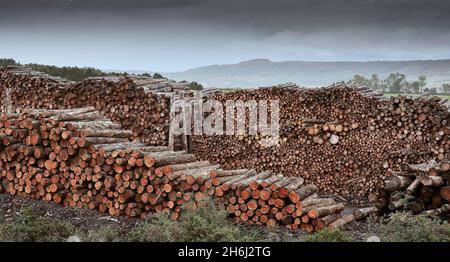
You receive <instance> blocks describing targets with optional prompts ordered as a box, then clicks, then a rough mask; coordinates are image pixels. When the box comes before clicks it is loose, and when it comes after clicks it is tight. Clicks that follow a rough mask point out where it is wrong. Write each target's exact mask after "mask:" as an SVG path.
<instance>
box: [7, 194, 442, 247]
mask: <svg viewBox="0 0 450 262" xmlns="http://www.w3.org/2000/svg"><path fill="white" fill-rule="evenodd" d="M373 236H377V238H379V239H381V241H444V242H449V241H450V225H449V224H447V223H444V222H442V221H441V220H437V219H430V218H428V217H424V216H414V217H410V216H407V215H406V214H404V213H398V214H394V215H393V216H391V217H389V218H385V219H381V220H376V221H366V222H354V223H352V224H350V225H348V226H347V227H346V228H345V229H344V230H323V231H321V232H319V233H316V234H312V235H308V234H305V233H302V232H301V231H296V232H292V231H287V230H285V229H282V228H273V229H267V228H265V227H260V226H248V225H242V224H233V223H231V222H230V221H229V220H228V219H227V213H226V211H225V210H222V209H219V208H217V207H216V206H215V205H214V204H213V203H212V202H205V204H204V206H203V207H201V208H200V209H199V210H197V211H196V212H193V211H189V210H188V211H186V212H185V213H183V216H182V218H181V219H180V221H172V220H170V218H169V216H168V215H167V214H164V213H161V214H157V215H153V216H149V217H148V218H147V219H145V220H141V219H129V218H125V217H120V218H111V217H109V216H104V215H101V214H99V213H98V212H97V211H93V210H87V209H75V208H67V207H63V206H61V205H57V204H54V203H46V202H43V201H39V200H29V199H23V198H20V197H12V196H10V195H0V241H33V242H34V241H67V240H68V239H76V240H80V241H94V242H114V241H146V242H153V241H164V242H166V241H171V242H174V241H187V242H199V241H232V242H247V241H265V242H267V241H276V242H281V241H299V242H304V241H307V242H324V241H326V242H330V241H331V242H349V241H366V240H367V238H369V237H373Z"/></svg>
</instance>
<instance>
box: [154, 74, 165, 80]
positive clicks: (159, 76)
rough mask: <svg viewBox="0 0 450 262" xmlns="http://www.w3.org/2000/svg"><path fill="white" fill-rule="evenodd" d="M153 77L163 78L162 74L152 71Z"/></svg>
mask: <svg viewBox="0 0 450 262" xmlns="http://www.w3.org/2000/svg"><path fill="white" fill-rule="evenodd" d="M153 78H155V79H161V78H164V76H162V75H161V74H159V73H154V74H153Z"/></svg>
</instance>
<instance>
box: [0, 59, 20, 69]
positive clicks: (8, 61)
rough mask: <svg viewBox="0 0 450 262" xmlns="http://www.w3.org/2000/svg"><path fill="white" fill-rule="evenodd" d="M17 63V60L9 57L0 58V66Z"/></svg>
mask: <svg viewBox="0 0 450 262" xmlns="http://www.w3.org/2000/svg"><path fill="white" fill-rule="evenodd" d="M10 65H17V62H16V61H15V60H14V59H11V58H0V67H4V66H10Z"/></svg>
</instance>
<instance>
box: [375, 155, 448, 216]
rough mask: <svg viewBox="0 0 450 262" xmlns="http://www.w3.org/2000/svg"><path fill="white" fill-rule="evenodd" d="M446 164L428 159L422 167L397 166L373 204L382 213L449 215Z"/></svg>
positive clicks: (413, 165) (416, 165)
mask: <svg viewBox="0 0 450 262" xmlns="http://www.w3.org/2000/svg"><path fill="white" fill-rule="evenodd" d="M449 174H450V163H449V162H448V161H442V162H436V161H434V160H431V161H429V162H427V163H423V164H407V163H403V164H402V165H401V170H400V171H392V172H391V176H389V177H388V178H387V179H386V186H385V188H384V189H382V190H380V194H379V198H378V199H376V201H375V205H376V207H377V208H378V209H379V210H380V211H382V212H393V211H397V210H406V211H409V212H410V213H413V214H418V213H423V212H425V213H427V214H433V215H447V214H449V213H450V186H449V182H448V181H449Z"/></svg>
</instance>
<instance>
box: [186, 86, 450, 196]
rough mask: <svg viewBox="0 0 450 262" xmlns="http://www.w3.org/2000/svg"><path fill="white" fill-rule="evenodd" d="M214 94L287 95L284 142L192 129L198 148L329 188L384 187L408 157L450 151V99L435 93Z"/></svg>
mask: <svg viewBox="0 0 450 262" xmlns="http://www.w3.org/2000/svg"><path fill="white" fill-rule="evenodd" d="M212 98H214V99H217V100H219V101H221V102H223V104H224V105H225V101H226V100H233V101H236V100H242V101H249V100H256V101H259V100H275V99H278V100H279V102H280V122H281V123H280V125H281V134H280V136H281V137H280V139H279V140H278V141H279V143H278V145H277V146H272V147H264V146H263V145H261V143H259V140H260V137H259V135H256V136H250V135H235V136H225V135H224V136H206V135H203V136H194V137H193V149H194V151H193V152H194V153H195V154H196V155H197V156H199V157H200V158H201V159H205V160H209V161H211V162H212V163H217V164H221V165H222V166H223V167H224V168H225V169H236V168H243V167H251V168H255V169H256V170H258V171H262V170H271V171H273V172H281V173H283V174H286V175H288V176H296V177H302V178H303V179H304V180H305V183H307V184H309V183H311V184H315V185H317V186H318V187H319V190H320V191H321V192H324V193H327V194H340V195H348V196H353V197H358V196H361V197H362V196H367V195H369V194H371V193H376V192H378V190H379V189H380V188H383V187H384V180H385V179H386V178H387V176H389V175H390V171H392V170H398V169H399V167H400V165H401V163H405V162H407V163H421V162H424V161H429V160H431V159H439V160H444V159H445V160H446V159H449V157H450V155H449V154H448V152H449V145H448V143H449V142H448V141H449V140H448V134H449V130H450V129H449V120H450V119H449V116H450V114H449V112H448V111H447V110H448V106H447V105H448V102H447V101H445V100H440V98H436V97H419V98H415V99H413V98H407V97H393V98H390V99H382V98H380V94H379V93H376V92H372V91H370V90H366V89H363V88H360V89H358V88H354V87H349V86H345V85H335V86H331V87H327V88H319V89H303V88H298V87H271V88H260V89H256V90H239V91H234V92H223V93H219V94H217V93H216V94H213V95H212ZM247 123H248V122H247ZM224 128H225V127H224Z"/></svg>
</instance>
